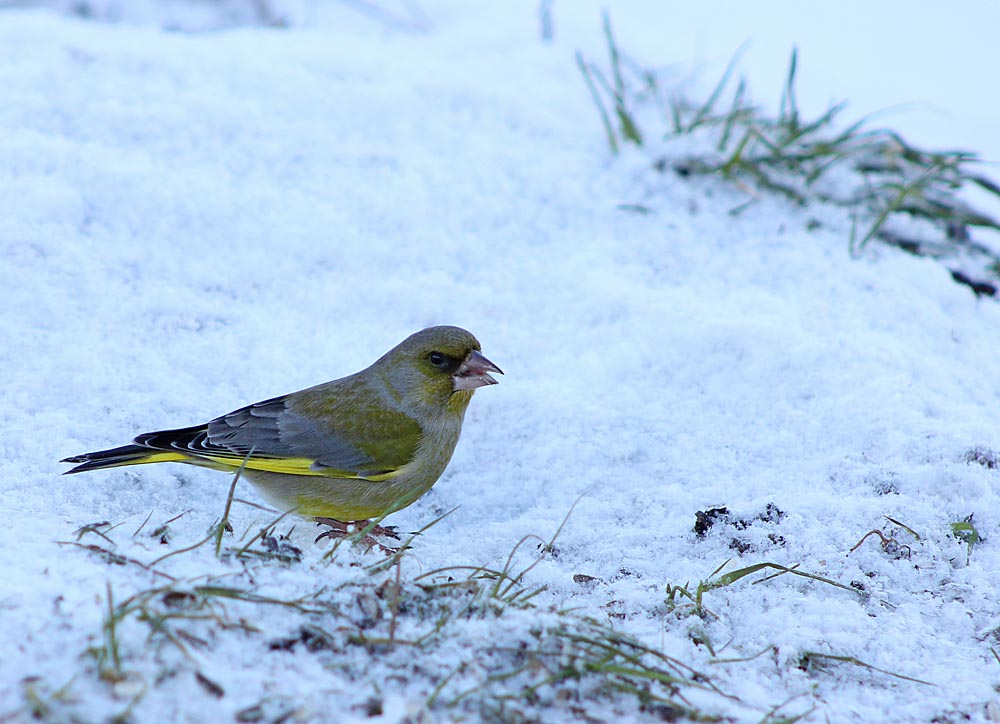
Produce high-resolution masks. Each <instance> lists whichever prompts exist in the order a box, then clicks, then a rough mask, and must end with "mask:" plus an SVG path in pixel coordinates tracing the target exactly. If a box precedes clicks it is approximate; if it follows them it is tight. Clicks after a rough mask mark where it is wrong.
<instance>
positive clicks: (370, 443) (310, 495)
mask: <svg viewBox="0 0 1000 724" xmlns="http://www.w3.org/2000/svg"><path fill="white" fill-rule="evenodd" d="M491 373H497V374H503V371H502V370H501V369H500V368H499V367H497V366H496V365H495V364H494V363H493V362H491V361H490V360H489V359H487V358H486V357H485V356H484V355H483V353H482V348H481V346H480V344H479V341H478V340H477V339H476V338H475V337H474V336H473V335H472V334H471V333H470V332H468V331H466V330H464V329H461V328H460V327H452V326H436V327H428V328H427V329H423V330H421V331H419V332H415V333H414V334H412V335H410V336H409V337H407V338H406V339H404V340H403V341H402V342H400V343H399V344H398V345H396V346H395V347H393V348H392V349H391V350H389V351H388V352H386V353H385V354H384V355H382V356H381V357H380V358H379V359H378V360H376V361H375V362H374V363H372V364H371V365H370V366H369V367H367V368H365V369H363V370H361V371H360V372H356V373H355V374H352V375H349V376H347V377H342V378H340V379H336V380H333V381H331V382H324V383H322V384H319V385H315V386H313V387H308V388H306V389H304V390H299V391H298V392H292V393H290V394H287V395H281V396H280V397H272V398H271V399H268V400H263V401H262V402H256V403H254V404H252V405H247V406H246V407H241V408H239V409H237V410H234V411H232V412H230V413H227V414H225V415H222V416H220V417H216V418H215V419H214V420H211V421H209V422H207V423H205V424H203V425H195V426H193V427H184V428H179V429H175V430H159V431H156V432H147V433H143V434H141V435H138V436H137V437H135V438H134V440H133V441H132V444H129V445H123V446H121V447H116V448H111V449H109V450H98V451H96V452H89V453H84V454H83V455H74V456H72V457H68V458H65V459H63V460H62V461H61V462H64V463H75V464H76V466H75V467H73V468H72V469H70V470H67V471H66V473H65V474H73V473H82V472H86V471H90V470H101V469H103V468H113V467H118V466H122V465H142V464H147V463H162V462H177V463H186V464H188V465H198V466H201V467H206V468H213V469H216V470H224V471H229V472H231V473H235V472H236V471H238V470H240V469H242V473H241V475H242V476H243V477H245V478H247V479H248V480H249V481H250V482H251V483H252V484H253V485H254V486H255V487H256V488H257V489H258V490H259V491H260V492H261V494H262V495H263V496H264V497H265V498H266V499H268V500H270V502H271V503H273V504H274V505H276V506H277V507H279V508H280V509H281V510H282V511H292V512H294V513H295V514H296V515H298V516H300V517H302V518H313V519H315V520H316V521H317V522H318V523H322V524H325V525H328V526H330V530H329V531H327V532H326V533H324V534H321V535H320V536H319V537H318V538H317V541H318V540H319V539H320V538H323V537H324V536H329V537H336V536H341V535H347V534H348V533H350V532H353V531H356V530H361V529H364V528H365V527H366V526H368V528H369V530H371V532H372V534H376V535H378V534H383V535H391V536H393V537H396V535H395V533H394V530H393V529H392V528H388V527H385V528H383V527H382V526H372V525H371V520H370V519H372V518H382V517H384V516H385V515H387V514H388V513H392V512H395V511H397V510H400V509H402V508H404V507H406V506H407V505H410V504H412V503H413V502H415V501H416V500H417V499H418V498H420V497H421V496H422V495H423V494H424V493H426V492H427V491H428V490H430V488H431V486H433V485H434V483H435V482H437V480H438V478H440V477H441V474H442V473H443V472H444V470H445V468H446V467H447V465H448V463H449V461H450V460H451V456H452V453H453V452H454V451H455V446H456V444H457V443H458V438H459V434H460V433H461V431H462V421H463V419H464V417H465V411H466V409H467V408H468V406H469V402H470V401H471V399H472V394H473V392H474V391H475V390H476V389H478V388H480V387H485V386H487V385H494V384H497V380H496V379H495V378H494V377H493V376H492V374H491Z"/></svg>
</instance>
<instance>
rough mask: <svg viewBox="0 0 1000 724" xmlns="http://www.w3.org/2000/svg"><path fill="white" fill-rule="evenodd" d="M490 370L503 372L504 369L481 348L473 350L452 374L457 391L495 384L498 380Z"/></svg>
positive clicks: (498, 372)
mask: <svg viewBox="0 0 1000 724" xmlns="http://www.w3.org/2000/svg"><path fill="white" fill-rule="evenodd" d="M490 372H496V373H497V374H501V375H502V374H503V370H502V369H500V368H499V367H497V366H496V365H495V364H493V363H492V362H490V361H489V360H488V359H486V358H485V357H484V356H483V354H482V353H481V352H480V351H479V350H475V349H474V350H472V351H471V352H469V354H468V355H467V356H466V358H465V359H464V360H462V364H461V365H460V366H459V368H458V369H457V370H456V371H455V374H454V375H452V379H453V380H454V381H455V391H456V392H457V391H458V390H474V389H476V388H477V387H485V386H486V385H495V384H496V383H497V381H496V380H495V379H493V378H492V377H491V376H490Z"/></svg>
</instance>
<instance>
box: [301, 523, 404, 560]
mask: <svg viewBox="0 0 1000 724" xmlns="http://www.w3.org/2000/svg"><path fill="white" fill-rule="evenodd" d="M315 520H316V525H326V526H329V528H330V529H329V530H325V531H323V532H322V533H320V534H319V535H318V536H316V542H317V543H319V542H320V541H321V540H323V539H324V538H329V539H330V540H333V539H334V538H348V537H350V536H352V535H354V534H355V533H359V532H361V531H363V530H364V529H365V528H367V527H368V526H370V525H371V521H370V520H334V519H333V518H316V519H315ZM378 538H392V539H393V540H399V534H398V533H397V532H396V527H395V526H384V525H375V526H372V528H371V530H369V531H368V533H367V534H365V536H364V537H363V538H361V539H360V540H359V541H358V542H359V543H361V544H362V545H364V546H366V547H367V548H368V549H369V550H371V549H372V548H378V549H379V550H380V551H382V552H383V553H385V554H386V555H390V554H392V553H396V552H397V551H398V550H399V549H398V548H392V547H390V546H387V545H384V544H383V543H380V542H379V541H378V540H377V539H378Z"/></svg>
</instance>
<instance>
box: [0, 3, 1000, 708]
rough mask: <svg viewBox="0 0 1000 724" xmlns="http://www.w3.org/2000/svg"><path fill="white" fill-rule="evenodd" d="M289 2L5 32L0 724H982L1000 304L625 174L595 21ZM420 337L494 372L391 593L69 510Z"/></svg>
mask: <svg viewBox="0 0 1000 724" xmlns="http://www.w3.org/2000/svg"><path fill="white" fill-rule="evenodd" d="M269 6H273V7H277V6H278V4H277V3H271V4H269ZM108 7H109V8H117V9H118V10H119V11H121V12H125V13H126V14H127V13H128V12H132V13H134V15H133V16H130V17H126V18H123V20H125V21H127V22H132V21H137V20H144V19H147V18H143V17H139V16H141V15H143V13H148V14H149V15H150V16H152V18H153V19H154V20H157V21H163V24H165V25H168V26H172V27H182V28H186V29H192V26H195V27H197V26H199V25H200V26H201V27H219V26H220V25H221V26H226V25H229V24H230V23H226V22H221V21H220V22H216V23H213V22H208V21H206V20H205V19H204V18H203V17H202V16H201V15H198V14H197V13H198V12H206V13H208V12H210V11H209V10H206V8H210V7H212V5H211V4H201V5H198V6H197V7H198V8H200V10H197V11H196V10H195V9H193V8H195V7H196V5H195V4H191V3H183V2H178V3H153V2H145V3H136V4H135V5H125V4H121V3H114V2H111V3H108ZM218 7H221V8H226V10H225V12H236V11H235V10H233V9H232V8H234V7H236V6H234V5H228V4H225V3H223V4H220V5H218ZM302 7H306V8H311V9H312V12H311V15H310V13H306V15H310V17H311V18H312V21H311V22H303V23H301V25H303V26H305V27H291V28H290V29H288V30H275V29H270V28H237V29H230V30H227V31H226V32H217V33H202V34H180V33H171V32H163V31H161V30H159V29H157V28H155V27H150V26H149V25H128V24H122V25H108V24H103V23H98V22H84V21H81V20H79V19H72V18H67V17H63V16H61V15H58V14H55V13H50V12H43V11H5V12H3V13H2V14H0V87H2V88H4V95H5V103H3V104H0V188H2V189H3V190H4V191H3V193H0V208H2V211H3V216H4V231H3V232H2V234H0V307H2V309H3V313H2V314H0V335H2V338H3V339H4V342H5V344H4V345H3V346H2V347H0V369H2V370H3V372H4V384H3V399H4V404H3V405H2V406H0V426H2V428H3V430H4V435H3V436H2V441H0V505H2V508H3V510H4V512H5V528H4V530H5V535H4V537H5V545H4V554H5V555H4V565H3V569H2V570H3V577H2V583H0V641H2V642H3V644H4V649H5V651H6V652H7V656H6V661H7V665H6V666H5V669H4V671H5V673H4V674H3V675H2V676H0V720H11V721H17V722H20V721H30V720H32V719H37V720H42V721H53V722H56V721H58V722H63V721H87V722H90V721H111V720H122V721H124V720H131V721H137V722H145V721H239V722H255V721H269V722H275V721H292V720H303V721H355V720H357V721H383V722H400V721H409V722H419V721H432V720H435V721H442V720H443V721H450V720H466V721H475V720H504V721H519V720H532V719H536V718H537V719H541V720H543V721H552V722H565V721H589V720H594V721H623V720H633V719H634V720H641V721H660V720H671V719H676V718H679V717H680V718H683V717H687V718H690V719H703V720H707V721H712V720H722V721H730V720H732V721H747V722H757V721H768V722H775V721H794V720H796V718H799V719H800V720H802V721H815V722H823V721H853V722H871V721H931V720H936V721H939V722H946V721H947V722H952V721H954V722H958V721H966V720H969V719H971V720H973V721H984V720H991V719H993V720H995V719H996V716H997V712H998V701H997V694H996V687H997V685H998V683H1000V662H998V659H997V656H996V654H995V653H994V651H995V650H996V649H997V648H998V645H1000V633H998V632H1000V604H998V601H1000V584H998V581H997V576H996V571H997V570H1000V553H998V549H997V547H996V545H995V543H994V541H995V540H996V539H997V535H998V531H1000V524H998V518H997V511H998V509H1000V499H998V494H997V483H998V479H1000V478H998V467H997V463H996V461H997V453H996V450H997V449H998V448H1000V430H998V427H997V422H996V420H997V416H996V411H997V409H998V404H1000V355H997V354H996V350H997V342H998V341H1000V331H998V330H1000V307H998V305H997V303H996V302H995V301H994V300H990V299H987V298H983V297H980V298H977V297H976V296H975V295H974V294H973V293H972V292H971V291H970V290H969V289H968V288H967V287H966V286H962V285H959V284H956V283H955V281H954V280H953V279H952V277H951V275H950V274H949V273H948V270H947V269H946V268H944V267H943V266H942V265H940V264H939V263H938V262H937V261H935V260H932V259H927V258H919V257H914V256H912V255H908V254H905V253H902V252H900V251H899V250H897V249H893V248H889V247H887V246H883V245H874V244H869V245H867V246H865V248H863V249H861V250H860V253H859V254H858V255H857V256H856V258H855V257H852V255H851V254H850V253H849V247H850V239H851V234H852V228H853V227H854V222H853V220H852V218H851V214H850V213H849V212H848V211H846V210H845V209H844V208H842V207H841V206H839V205H836V204H825V203H820V202H818V201H817V202H812V201H811V202H810V205H809V206H808V207H807V208H803V207H802V206H801V205H799V204H797V203H793V202H791V201H790V200H789V199H788V198H787V197H786V196H785V195H773V194H769V193H763V192H760V193H757V194H756V195H755V196H754V200H753V203H750V204H747V203H746V202H747V192H746V190H745V189H744V188H741V187H740V186H739V185H738V184H733V183H730V182H727V181H726V180H724V179H723V180H720V179H719V178H717V177H714V176H709V175H701V174H688V175H684V174H679V173H676V172H674V171H672V170H670V169H675V168H677V167H678V166H679V165H680V164H682V163H683V162H684V161H685V160H690V159H691V158H695V157H705V156H706V155H707V154H710V153H711V152H712V149H713V148H714V146H712V145H707V146H706V145H705V143H706V138H707V137H706V138H699V137H698V136H697V134H681V135H677V134H674V135H671V136H669V137H657V134H656V133H646V134H645V136H644V143H643V145H642V147H638V148H637V147H635V146H634V144H622V146H621V153H620V154H619V156H618V157H617V158H612V157H611V154H610V153H609V151H608V149H607V145H606V141H605V139H604V138H603V136H602V130H601V125H600V119H599V117H598V114H597V113H596V112H595V107H594V99H593V96H592V94H591V93H590V91H589V90H588V88H587V85H586V83H585V81H584V79H583V78H582V77H581V74H580V70H579V66H578V65H577V63H575V62H574V58H575V54H576V53H577V52H578V51H579V52H580V54H581V57H583V58H586V59H593V58H598V57H603V56H602V54H603V53H605V52H606V43H605V40H604V39H603V38H602V36H601V33H600V14H599V9H598V8H597V7H588V6H587V5H586V4H585V3H579V4H560V3H553V4H550V5H549V10H550V11H551V13H552V17H551V18H550V20H551V21H552V23H553V26H554V28H555V33H554V36H553V39H552V41H551V42H549V43H545V42H543V41H542V40H541V39H540V33H539V27H538V15H537V12H538V9H539V8H538V4H537V3H534V2H525V3H514V4H504V7H503V8H502V9H498V8H492V9H487V8H486V6H482V5H478V6H476V7H475V8H473V7H472V6H471V5H470V4H466V3H454V4H452V3H445V2H441V3H437V2H428V3H425V4H423V5H422V8H421V10H422V14H421V15H420V22H416V21H414V22H398V23H397V22H387V21H386V19H385V18H384V17H376V18H371V17H367V16H365V15H363V14H359V13H357V12H356V10H355V9H354V8H353V7H349V6H348V5H347V4H339V3H334V4H323V5H320V4H311V3H304V4H302ZM629 7H633V8H638V12H636V11H634V10H633V11H632V12H627V11H626V10H623V11H620V12H619V11H616V12H615V14H614V16H613V20H614V21H615V23H616V26H615V27H616V31H617V32H618V33H619V37H626V36H629V37H638V39H639V40H640V41H643V42H644V44H645V45H647V46H648V45H649V44H650V43H649V42H648V41H649V39H650V38H653V37H654V36H655V35H656V33H657V32H658V31H657V23H658V22H665V21H666V20H665V19H664V18H663V16H662V15H657V14H656V12H657V11H656V7H658V5H655V4H654V5H646V6H642V5H634V6H629ZM129 8H131V10H129ZM390 9H392V8H390ZM157 13H160V14H159V15H158V14H157ZM485 13H488V15H484V14H485ZM164 17H167V20H164V19H163V18H164ZM290 17H291V16H290ZM394 17H395V16H394ZM405 17H407V18H410V19H412V17H413V16H410V15H406V16H405ZM216 20H218V18H216ZM251 20H252V19H251ZM654 20H655V22H654ZM282 24H286V25H290V26H295V25H296V23H294V22H291V21H289V22H287V23H282ZM591 25H592V26H593V30H594V32H589V31H588V32H580V31H581V28H584V27H590V26H591ZM622 43H623V48H626V49H627V48H628V43H626V42H625V41H622ZM801 50H802V55H803V57H805V58H808V57H809V49H808V48H802V49H801ZM660 60H661V59H658V58H654V59H651V62H660ZM990 102H995V101H990ZM956 140H957V141H959V142H960V140H961V139H956ZM663 169H668V172H664V170H663ZM637 204H638V205H641V206H642V209H641V211H642V213H636V210H637ZM735 208H739V213H737V214H732V213H730V212H731V211H732V210H733V209H735ZM434 323H450V324H459V325H462V326H464V327H467V328H469V329H470V330H472V331H473V332H474V333H475V334H476V335H477V336H478V337H479V339H480V340H481V342H482V344H483V349H484V352H485V353H486V354H487V356H488V357H489V358H490V359H492V360H494V361H495V362H496V363H497V364H499V365H500V366H501V367H502V368H503V369H504V370H505V372H506V373H507V374H506V376H505V377H504V378H503V379H502V381H501V384H500V385H498V386H496V387H491V388H488V389H484V390H481V391H479V392H477V394H476V398H475V399H474V400H473V402H472V405H471V407H470V410H469V415H468V417H467V420H466V427H465V431H464V433H463V438H462V441H461V443H460V445H459V448H458V450H457V452H456V455H455V458H454V459H453V461H452V463H451V465H450V467H449V469H448V471H447V472H446V474H445V476H444V477H443V478H442V480H441V481H439V483H438V484H437V485H436V486H435V488H434V489H433V490H432V491H431V492H430V493H428V494H427V495H426V496H425V497H424V498H422V499H421V500H419V501H417V503H415V504H414V505H413V506H411V507H409V508H407V509H405V510H403V511H400V512H398V513H396V514H394V515H392V516H391V517H390V518H389V520H388V523H390V524H393V525H397V526H399V529H400V531H402V532H403V533H404V535H403V540H404V541H406V542H408V543H409V547H408V548H406V549H405V550H403V551H402V552H401V553H400V554H399V555H397V556H386V555H384V554H383V553H381V552H379V551H377V550H373V551H369V550H366V549H365V548H364V547H363V546H350V545H347V544H342V545H340V546H337V547H334V546H333V545H331V544H330V543H329V541H326V542H321V543H316V542H314V539H315V537H316V535H317V534H318V533H319V532H320V530H319V529H317V528H315V527H314V526H313V525H312V524H311V523H309V522H305V521H298V520H293V519H292V518H290V517H285V518H280V512H278V511H271V510H268V509H265V508H263V507H261V505H260V500H259V498H258V497H257V496H256V494H255V493H254V491H253V490H252V488H250V487H248V486H246V485H244V483H242V482H239V483H237V485H236V488H235V490H234V491H233V493H232V494H231V495H227V492H228V491H229V485H230V484H231V482H232V480H231V479H227V478H226V477H225V476H223V475H221V474H218V473H213V472H212V471H207V470H200V469H193V468H191V469H189V468H186V467H183V466H170V465H158V466H145V467H133V468H122V469H118V470H113V471H101V472H96V473H90V474H87V475H77V476H71V477H61V476H60V475H59V473H60V472H61V471H62V470H63V469H64V468H63V467H62V466H60V465H58V463H56V462H55V461H57V460H59V459H60V458H63V457H65V456H67V455H72V454H76V453H81V452H84V451H86V450H93V449H99V448H101V447H108V446H112V445H117V444H122V443H124V442H125V441H127V440H128V439H130V438H131V437H132V436H133V435H134V434H136V433H139V432H142V431H145V430H150V429H159V428H165V427H170V426H181V425H186V424H192V423H196V422H199V421H204V420H206V419H209V418H211V417H213V416H215V415H218V414H220V413H223V412H225V411H227V410H230V409H234V408H236V407H238V406H240V405H243V404H246V403H248V402H252V401H254V400H259V399H264V398H267V397H270V396H273V395H275V394H280V393H284V392H289V391H292V390H294V389H299V388H302V387H305V386H306V385H309V384H312V383H316V382H319V381H322V380H325V379H332V378H335V377H339V376H342V375H344V374H348V373H350V372H353V371H355V370H357V369H360V368H361V367H363V366H365V365H366V364H368V363H370V362H371V361H372V360H374V359H375V358H376V357H378V356H379V355H380V354H382V353H383V352H384V351H385V350H387V349H388V348H389V347H391V346H392V345H393V344H395V343H396V342H398V341H399V340H401V339H402V338H403V337H405V336H406V335H407V334H409V333H410V332H412V331H414V330H416V329H418V328H420V327H423V326H427V325H430V324H434ZM230 497H231V498H232V501H231V506H230V502H229V498H230ZM224 519H226V520H228V522H229V523H230V524H231V526H232V532H231V533H230V532H225V531H224V528H220V522H221V521H222V520H224ZM410 531H422V532H421V533H420V534H419V535H416V536H412V537H411V536H409V535H407V533H408V532H410ZM220 533H221V535H220Z"/></svg>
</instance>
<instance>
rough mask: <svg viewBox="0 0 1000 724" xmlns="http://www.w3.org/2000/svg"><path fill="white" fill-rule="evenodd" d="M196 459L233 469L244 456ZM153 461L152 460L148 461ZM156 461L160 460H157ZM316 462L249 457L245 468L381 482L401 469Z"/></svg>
mask: <svg viewBox="0 0 1000 724" xmlns="http://www.w3.org/2000/svg"><path fill="white" fill-rule="evenodd" d="M171 455H172V453H165V454H164V458H163V461H166V460H174V459H182V458H187V459H188V460H191V457H188V456H182V455H178V456H177V457H176V458H173V457H170V456H171ZM196 459H197V460H205V461H207V462H209V463H214V464H215V465H217V466H220V467H222V468H224V469H225V468H231V469H233V470H235V469H237V468H239V467H240V466H241V465H243V461H244V459H245V458H238V457H228V456H221V455H199V456H198V457H197V458H196ZM150 462H153V461H150ZM156 462H161V461H160V460H157V461H156ZM314 462H316V461H315V460H312V459H311V458H255V457H251V458H250V459H249V460H247V461H246V468H247V469H248V470H260V471H263V472H267V473H281V474H283V475H311V476H314V477H320V478H357V479H360V480H370V481H372V482H376V483H377V482H381V481H383V480H390V479H392V478H394V477H396V476H397V475H399V474H400V473H401V472H402V471H401V470H390V471H388V472H384V473H377V474H375V475H359V474H358V473H356V472H352V471H350V470H335V469H333V468H323V467H319V468H314V467H313V463H314Z"/></svg>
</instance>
